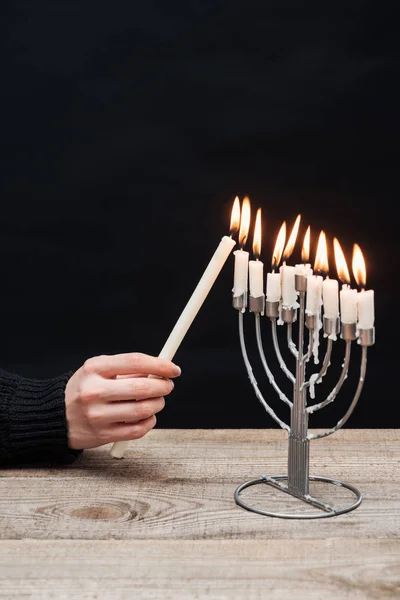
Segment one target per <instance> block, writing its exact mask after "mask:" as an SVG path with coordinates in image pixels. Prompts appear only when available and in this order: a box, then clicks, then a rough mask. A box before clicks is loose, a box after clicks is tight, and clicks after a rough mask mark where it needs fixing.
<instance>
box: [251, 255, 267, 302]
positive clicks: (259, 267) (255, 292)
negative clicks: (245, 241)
mask: <svg viewBox="0 0 400 600" xmlns="http://www.w3.org/2000/svg"><path fill="white" fill-rule="evenodd" d="M249 283H250V296H253V298H259V297H260V296H262V295H263V293H264V264H263V263H262V262H261V261H260V260H251V261H250V262H249Z"/></svg>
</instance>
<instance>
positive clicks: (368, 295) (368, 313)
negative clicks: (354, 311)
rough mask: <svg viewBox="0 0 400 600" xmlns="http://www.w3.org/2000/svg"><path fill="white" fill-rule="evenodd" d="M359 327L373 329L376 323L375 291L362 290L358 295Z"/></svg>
mask: <svg viewBox="0 0 400 600" xmlns="http://www.w3.org/2000/svg"><path fill="white" fill-rule="evenodd" d="M357 308H358V327H359V328H360V329H372V327H373V326H374V322H375V308H374V290H367V291H365V290H362V291H361V292H360V293H359V294H357Z"/></svg>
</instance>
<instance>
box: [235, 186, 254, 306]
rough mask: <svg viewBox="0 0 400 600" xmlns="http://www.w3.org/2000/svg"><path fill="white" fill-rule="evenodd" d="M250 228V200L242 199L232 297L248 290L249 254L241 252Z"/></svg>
mask: <svg viewBox="0 0 400 600" xmlns="http://www.w3.org/2000/svg"><path fill="white" fill-rule="evenodd" d="M249 226H250V200H249V199H248V198H247V197H246V198H244V199H243V204H242V214H241V219H240V231H239V245H240V250H235V252H234V253H233V254H234V256H235V270H234V278H233V290H232V291H233V295H234V296H235V297H238V296H242V295H243V294H245V293H247V290H248V270H249V253H248V252H246V251H245V250H243V247H244V245H245V244H246V241H247V236H248V231H249Z"/></svg>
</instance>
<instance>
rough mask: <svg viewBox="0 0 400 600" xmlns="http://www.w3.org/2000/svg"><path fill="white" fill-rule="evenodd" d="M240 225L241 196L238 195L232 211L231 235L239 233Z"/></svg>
mask: <svg viewBox="0 0 400 600" xmlns="http://www.w3.org/2000/svg"><path fill="white" fill-rule="evenodd" d="M239 225H240V201H239V196H236V198H235V200H234V201H233V206H232V213H231V225H230V228H229V231H230V234H231V236H232V235H233V234H234V233H237V232H238V231H239Z"/></svg>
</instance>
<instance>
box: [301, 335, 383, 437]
mask: <svg viewBox="0 0 400 600" xmlns="http://www.w3.org/2000/svg"><path fill="white" fill-rule="evenodd" d="M367 331H368V330H367ZM371 345H372V344H371ZM366 372H367V346H363V347H362V354H361V368H360V378H359V380H358V386H357V390H356V393H355V394H354V397H353V400H352V402H351V404H350V406H349V408H348V409H347V412H346V414H345V415H344V417H342V418H341V419H340V421H338V422H337V423H336V425H335V427H332V429H328V430H327V431H325V432H324V433H313V434H310V435H309V436H308V439H309V440H318V439H321V438H324V437H327V436H328V435H332V433H335V431H338V429H340V428H341V427H343V425H344V424H345V423H346V421H347V420H348V419H349V418H350V416H351V414H352V412H353V410H354V409H355V407H356V405H357V402H358V399H359V398H360V395H361V392H362V389H363V386H364V381H365V375H366Z"/></svg>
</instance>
